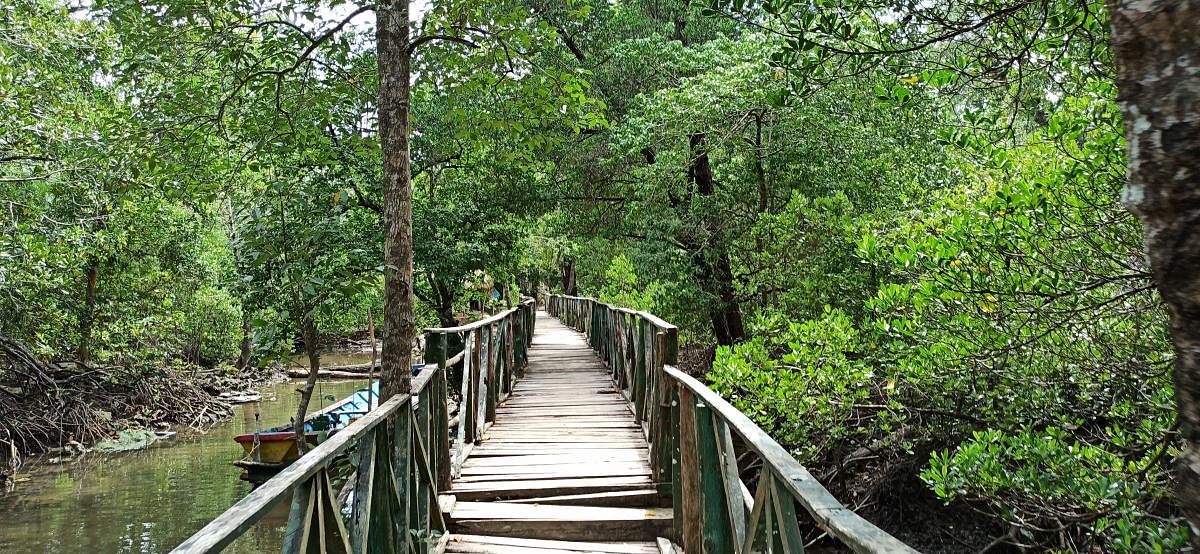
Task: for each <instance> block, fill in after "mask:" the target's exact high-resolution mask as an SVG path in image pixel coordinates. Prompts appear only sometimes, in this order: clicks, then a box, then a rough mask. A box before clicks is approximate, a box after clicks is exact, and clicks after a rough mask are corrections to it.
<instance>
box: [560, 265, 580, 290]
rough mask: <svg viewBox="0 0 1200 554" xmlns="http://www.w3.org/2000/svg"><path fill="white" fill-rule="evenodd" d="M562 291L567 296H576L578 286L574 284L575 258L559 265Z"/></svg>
mask: <svg viewBox="0 0 1200 554" xmlns="http://www.w3.org/2000/svg"><path fill="white" fill-rule="evenodd" d="M561 268H562V289H563V294H565V295H567V296H578V293H579V290H578V286H577V285H576V284H575V258H567V259H566V260H565V261H563V262H562V264H561Z"/></svg>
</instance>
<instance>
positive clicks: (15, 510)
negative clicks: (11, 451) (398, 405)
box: [0, 355, 369, 554]
mask: <svg viewBox="0 0 1200 554" xmlns="http://www.w3.org/2000/svg"><path fill="white" fill-rule="evenodd" d="M368 357H369V355H368ZM297 386H298V385H297V383H294V382H293V383H285V384H281V385H275V386H271V387H266V388H264V389H263V390H262V392H263V401H262V402H261V403H257V404H242V405H238V406H234V410H235V412H234V414H235V415H234V418H233V419H232V420H230V421H227V422H225V423H222V424H221V425H219V426H217V427H214V428H213V429H211V430H209V431H208V432H207V433H203V434H201V433H188V434H186V435H185V433H183V432H181V433H180V434H179V436H178V438H176V439H174V440H172V441H170V442H162V443H160V444H161V445H160V446H156V447H153V448H150V449H148V450H143V451H139V452H130V453H126V454H113V455H100V454H96V453H90V454H87V455H86V456H84V457H83V458H82V459H80V460H78V461H74V462H69V463H64V464H58V465H38V466H36V467H32V468H26V470H25V471H24V473H23V474H22V475H21V477H27V478H28V480H27V481H24V482H20V483H18V484H17V487H16V489H15V490H14V491H13V492H11V493H8V494H6V495H4V496H0V552H3V553H27V552H28V553H40V552H46V553H55V554H68V553H86V554H107V553H110V552H119V553H126V552H143V553H158V552H167V551H169V550H171V549H172V548H174V547H175V546H177V545H178V544H179V543H181V542H183V540H184V539H186V538H188V537H189V536H191V535H192V533H194V532H195V531H197V530H198V529H200V528H201V527H203V526H204V525H205V524H206V523H208V522H209V521H210V520H212V518H214V517H216V516H217V515H219V514H220V513H221V512H223V511H225V509H226V508H228V507H229V506H232V505H233V503H234V502H237V501H238V500H239V499H240V498H242V497H243V496H245V495H246V493H248V492H250V485H249V484H247V483H246V482H245V481H241V480H240V479H238V475H239V474H240V473H241V470H240V469H238V468H236V467H234V466H232V465H230V462H232V461H233V460H235V459H238V458H239V457H241V454H242V448H241V446H239V445H237V444H236V443H234V442H233V437H234V436H235V435H239V434H242V433H245V432H251V431H253V430H254V412H255V409H256V407H257V408H258V410H259V411H260V413H261V417H260V419H261V421H262V422H263V423H262V425H263V427H270V426H272V425H276V424H278V423H282V422H286V421H287V420H288V418H290V417H292V416H294V415H295V412H296V402H297V400H298V398H297V395H296V394H295V389H296V387H297ZM363 386H365V381H327V382H322V383H321V385H320V386H319V387H318V389H317V392H318V393H321V394H322V396H326V397H323V398H320V399H317V398H316V397H314V399H313V405H312V406H311V407H310V409H311V410H313V411H315V410H317V409H319V408H321V407H324V406H327V405H329V404H330V402H331V401H330V399H329V398H333V399H340V398H343V397H345V396H347V395H349V394H350V393H352V392H354V391H355V390H358V389H360V388H362V387H363ZM287 510H288V503H287V502H283V503H281V504H280V505H279V506H277V507H276V509H275V510H274V511H273V512H272V513H271V514H270V515H268V516H267V517H266V518H265V519H264V520H263V521H261V522H260V523H259V524H258V525H256V526H255V527H254V528H253V529H252V530H251V531H249V532H248V533H247V534H246V535H244V536H243V537H242V538H241V539H240V540H239V541H238V542H236V543H234V545H233V546H232V547H230V548H229V549H227V550H226V551H227V552H278V551H279V549H280V546H281V545H282V541H283V530H284V526H285V525H286V524H287Z"/></svg>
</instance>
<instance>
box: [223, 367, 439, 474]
mask: <svg viewBox="0 0 1200 554" xmlns="http://www.w3.org/2000/svg"><path fill="white" fill-rule="evenodd" d="M423 367H425V366H424V364H421V365H414V366H412V370H413V375H416V374H418V373H420V372H421V369H422V368H423ZM372 398H374V399H375V402H374V405H376V406H378V405H379V402H378V399H379V382H378V381H375V382H372V383H371V386H370V387H365V388H363V389H361V390H358V391H356V392H355V393H354V394H351V395H350V396H347V397H346V398H343V399H342V400H340V401H338V402H335V403H333V404H331V405H329V406H327V407H326V408H325V409H323V410H321V411H319V412H317V413H315V414H313V415H311V416H309V417H308V418H307V419H305V420H304V440H305V442H307V443H308V444H309V446H310V447H311V446H316V445H317V444H318V443H320V442H321V441H323V440H325V438H326V437H328V436H329V435H331V434H333V433H336V432H337V431H338V430H339V429H342V428H344V427H346V426H347V425H350V423H352V422H353V421H354V420H356V419H358V418H360V417H362V416H363V415H365V414H366V413H367V410H368V409H369V407H370V406H371V405H372V402H371V399H372ZM233 440H234V441H236V442H237V443H238V444H240V445H242V448H243V449H244V450H245V452H246V454H245V457H243V458H242V459H241V460H238V461H236V462H233V465H235V466H238V467H240V468H242V469H244V470H245V471H244V472H242V475H241V478H242V480H245V481H250V482H251V483H253V484H255V485H258V484H260V483H262V482H264V481H266V480H267V479H270V478H271V476H272V475H275V474H276V473H279V471H280V470H282V469H283V468H285V467H287V466H288V464H291V463H292V462H294V461H296V460H297V459H299V458H300V449H299V447H298V446H297V445H296V432H295V428H294V427H293V425H292V423H290V422H289V423H287V424H284V425H279V426H276V427H272V428H270V429H264V430H262V431H258V432H255V433H246V434H244V435H238V436H236V437H234V438H233Z"/></svg>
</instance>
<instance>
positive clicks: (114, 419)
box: [0, 336, 232, 476]
mask: <svg viewBox="0 0 1200 554" xmlns="http://www.w3.org/2000/svg"><path fill="white" fill-rule="evenodd" d="M121 373H122V372H121V370H120V369H118V368H87V367H74V366H73V365H72V364H54V363H49V364H48V363H45V362H43V361H41V360H40V359H39V358H38V357H37V356H36V355H34V354H33V353H32V352H31V351H30V350H29V349H28V348H26V347H25V345H23V344H21V343H20V342H19V341H17V340H14V339H11V338H9V337H5V336H0V476H4V475H10V474H12V473H13V472H15V471H17V470H18V469H20V467H21V464H22V463H23V462H24V460H25V458H26V457H27V456H29V455H30V454H36V453H41V452H46V451H48V450H51V449H54V448H63V447H72V446H74V447H75V448H81V445H82V444H92V443H94V442H96V441H97V440H100V439H103V438H105V437H107V436H109V435H110V434H112V433H113V432H115V431H117V430H120V429H123V428H127V427H138V426H147V425H150V424H153V423H159V422H164V423H174V424H180V425H191V426H203V425H206V424H209V423H212V422H216V421H220V420H222V419H225V418H227V417H229V416H230V415H232V410H231V409H230V407H229V405H228V404H226V403H225V402H222V401H220V400H218V399H216V398H214V397H213V395H212V394H211V393H210V391H208V390H205V387H203V386H201V385H200V383H201V382H203V381H204V380H205V378H206V377H208V376H206V375H197V374H191V375H187V376H182V375H179V374H178V373H177V372H175V371H174V370H171V369H166V368H164V369H160V370H157V371H154V372H151V373H148V374H144V375H139V376H137V377H136V378H135V377H133V376H129V375H122V374H121Z"/></svg>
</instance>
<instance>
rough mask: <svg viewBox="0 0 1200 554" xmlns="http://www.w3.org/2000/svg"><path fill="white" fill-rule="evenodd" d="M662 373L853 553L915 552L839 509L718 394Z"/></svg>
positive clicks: (689, 380) (689, 379)
mask: <svg viewBox="0 0 1200 554" xmlns="http://www.w3.org/2000/svg"><path fill="white" fill-rule="evenodd" d="M663 371H664V372H666V374H667V376H669V377H671V378H672V379H674V380H675V381H676V382H678V383H679V384H680V385H682V386H684V387H687V388H688V389H690V390H691V391H692V393H693V394H695V395H696V396H697V397H698V398H699V400H701V401H703V402H704V403H705V404H706V405H707V406H708V407H709V409H711V410H713V411H715V412H716V413H717V415H719V416H720V417H721V418H722V419H724V420H725V422H726V423H727V424H728V425H729V427H730V428H731V429H732V430H733V431H734V432H736V433H737V434H738V435H739V436H741V437H742V442H743V443H744V444H745V445H746V446H747V447H748V448H749V449H750V450H753V451H754V452H755V453H756V454H758V455H759V457H760V458H762V460H763V463H765V464H769V465H770V466H771V468H772V469H774V470H775V471H776V472H777V473H778V474H779V477H780V479H779V481H780V483H781V484H783V486H784V487H786V488H787V489H788V492H791V493H792V496H793V497H795V498H796V500H797V501H799V502H800V504H801V505H802V506H804V509H805V510H806V511H807V512H808V513H809V514H811V515H812V516H813V517H814V518H816V519H817V521H818V522H819V523H820V524H821V525H822V526H823V527H825V529H826V530H827V531H829V534H830V535H833V536H834V537H837V538H838V539H839V540H841V541H842V542H843V543H845V544H846V545H847V546H849V547H851V548H853V549H854V551H855V552H895V553H903V552H916V550H913V549H912V548H911V547H909V546H908V545H906V544H904V543H903V542H900V541H899V540H897V539H896V538H895V537H893V536H891V535H889V534H887V533H886V532H884V531H883V530H882V529H880V528H878V527H876V526H875V525H874V524H872V523H871V522H869V521H867V520H865V519H863V518H862V516H859V515H858V514H856V513H854V511H852V510H850V509H848V508H846V507H845V506H843V505H842V503H841V502H839V501H838V499H837V498H834V496H833V495H832V494H830V493H829V491H828V490H827V489H826V488H825V487H823V486H821V483H820V482H818V481H817V479H816V478H815V477H813V475H812V474H811V473H809V471H808V469H807V468H805V467H804V466H803V465H800V463H799V462H797V461H796V459H795V458H794V457H792V455H791V454H789V453H788V451H787V450H786V449H785V448H784V447H783V446H781V445H780V444H779V443H778V442H775V439H773V438H771V436H770V435H768V434H767V432H766V431H763V430H762V428H761V427H759V426H758V424H756V423H754V422H753V421H752V420H751V419H750V418H748V417H746V415H745V414H743V413H742V412H741V411H739V410H738V409H737V408H735V407H733V405H731V404H730V403H729V402H727V401H725V399H724V398H721V395H719V394H717V393H716V392H714V391H713V390H712V389H710V388H708V387H707V386H705V385H704V383H701V382H700V381H697V380H696V379H695V378H694V377H692V376H690V375H688V374H686V373H684V372H682V371H679V370H678V369H677V368H674V367H671V366H667V367H665V368H663Z"/></svg>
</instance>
